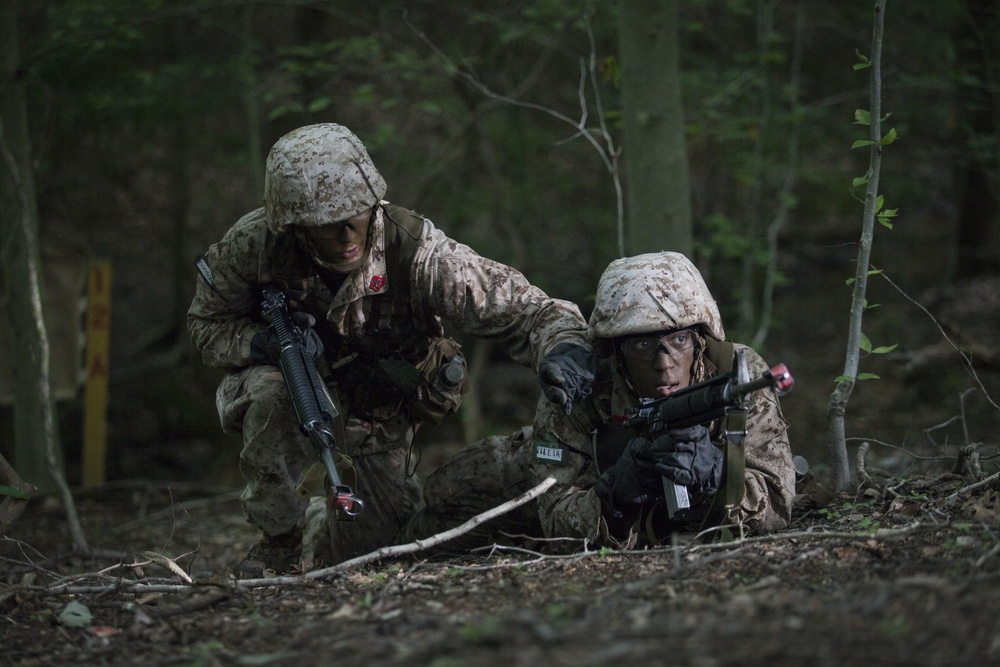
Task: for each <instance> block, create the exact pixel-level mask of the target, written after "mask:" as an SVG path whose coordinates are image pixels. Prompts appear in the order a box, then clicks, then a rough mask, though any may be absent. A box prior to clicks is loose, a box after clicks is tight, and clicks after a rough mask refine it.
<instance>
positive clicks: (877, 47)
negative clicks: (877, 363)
mask: <svg viewBox="0 0 1000 667" xmlns="http://www.w3.org/2000/svg"><path fill="white" fill-rule="evenodd" d="M885 3H886V0H876V2H875V20H874V27H873V30H872V54H871V126H870V133H869V137H870V140H871V141H872V142H874V143H873V144H872V146H871V153H870V158H869V164H868V174H867V175H868V185H867V189H866V190H865V208H864V213H863V214H862V220H861V238H860V239H859V241H858V260H857V266H856V267H855V274H854V286H853V287H854V289H853V293H852V297H851V321H850V325H849V326H848V331H847V356H846V359H845V361H844V373H843V375H842V376H841V379H840V381H839V382H838V383H837V387H836V388H835V389H834V391H833V394H831V395H830V401H829V403H828V404H827V421H828V423H829V426H830V441H829V442H830V456H831V459H832V463H833V466H832V467H833V478H834V490H835V491H838V492H840V491H844V490H845V489H847V487H848V486H849V485H850V482H851V469H850V465H849V463H848V457H847V437H846V429H845V427H844V417H845V415H846V412H847V401H848V400H849V399H850V397H851V393H852V392H853V391H854V385H855V383H856V382H857V377H858V364H859V361H860V357H861V322H862V319H863V316H864V311H865V305H866V300H865V293H866V289H867V286H868V265H869V260H870V259H871V249H872V239H873V238H874V235H875V214H876V213H877V209H876V199H877V197H878V184H879V176H880V169H881V165H882V146H881V144H880V143H879V142H880V141H881V139H882V123H881V121H880V119H881V117H882V34H883V26H884V23H885V20H884V19H885Z"/></svg>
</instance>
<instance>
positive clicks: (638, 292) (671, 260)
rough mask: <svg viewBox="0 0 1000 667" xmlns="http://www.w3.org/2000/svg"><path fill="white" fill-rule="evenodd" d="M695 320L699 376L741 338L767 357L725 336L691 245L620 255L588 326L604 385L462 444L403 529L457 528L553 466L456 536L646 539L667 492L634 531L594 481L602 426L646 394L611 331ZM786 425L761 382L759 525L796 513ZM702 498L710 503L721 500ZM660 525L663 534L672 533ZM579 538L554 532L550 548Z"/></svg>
mask: <svg viewBox="0 0 1000 667" xmlns="http://www.w3.org/2000/svg"><path fill="white" fill-rule="evenodd" d="M694 325H699V326H700V329H701V331H702V332H703V333H704V336H702V337H701V343H700V345H699V352H698V353H697V354H696V357H695V362H694V366H693V368H692V375H693V377H692V382H699V381H702V380H704V379H707V378H710V377H713V376H715V375H716V374H718V373H719V372H721V371H720V369H722V368H726V367H728V366H730V365H731V363H732V362H731V355H732V352H733V350H745V357H746V360H747V365H748V369H749V371H750V377H751V378H755V377H758V376H760V375H761V374H762V373H763V372H764V371H766V370H767V369H768V366H767V365H766V364H765V363H764V360H763V359H762V358H761V357H760V355H758V354H757V353H756V352H755V351H753V350H752V349H750V348H748V347H746V346H743V345H738V344H736V345H733V344H727V343H723V342H722V341H724V339H725V333H724V330H723V327H722V321H721V318H720V316H719V311H718V307H717V306H716V303H715V300H714V299H713V298H712V295H711V293H710V292H709V290H708V287H707V286H706V285H705V283H704V280H703V279H702V277H701V274H700V273H699V272H698V270H697V269H696V268H695V267H694V265H693V264H691V262H690V261H688V260H687V259H686V258H685V257H684V256H683V255H680V254H677V253H658V254H649V255H640V256H638V257H631V258H626V259H620V260H616V261H615V262H612V263H611V264H610V265H609V266H608V268H607V270H606V271H605V272H604V275H603V276H602V277H601V281H600V284H599V286H598V290H597V301H596V304H595V309H594V312H593V314H592V316H591V318H590V327H589V334H590V337H591V340H592V342H593V344H594V348H595V350H596V351H597V353H598V356H599V359H600V362H599V364H598V377H597V381H596V382H595V388H594V392H593V393H592V394H591V396H590V397H589V398H588V399H585V400H584V401H582V402H579V403H577V404H576V405H575V406H574V408H573V410H572V412H571V413H570V414H569V415H566V414H565V412H564V411H563V410H561V409H560V408H559V407H558V406H556V405H553V404H552V403H551V402H549V401H548V400H546V399H545V398H544V397H543V398H541V399H540V400H539V402H538V406H537V410H536V414H535V421H534V425H533V427H529V428H525V429H522V430H520V431H518V432H517V433H515V434H513V435H511V436H508V437H502V438H501V437H495V438H488V439H486V440H484V441H481V442H478V443H475V444H473V445H470V446H468V447H466V448H464V449H463V450H462V451H461V452H459V453H458V454H457V455H456V456H455V457H454V458H453V459H452V460H450V461H449V462H447V463H446V464H445V465H444V466H442V467H441V468H440V469H439V470H438V471H436V472H434V473H432V474H431V475H430V476H428V478H427V481H426V484H425V499H426V501H427V507H426V508H425V509H424V510H422V511H420V512H419V513H418V514H416V515H415V516H414V517H413V518H412V519H411V520H410V522H409V525H408V526H407V528H406V531H405V533H404V536H405V538H407V539H414V538H418V537H427V536H429V535H432V534H436V533H439V532H441V531H443V530H446V529H448V528H452V527H454V526H455V525H458V524H459V523H461V522H462V521H464V520H466V519H468V518H470V516H472V515H473V514H476V513H479V512H482V511H485V510H487V509H490V508H491V507H494V506H496V505H498V504H500V503H501V502H503V501H505V500H509V499H511V498H513V497H515V496H516V495H518V494H519V493H520V492H523V491H525V490H527V489H529V488H531V487H533V486H535V485H537V484H538V483H540V482H541V481H542V480H544V479H545V478H546V477H549V476H553V477H555V479H556V484H555V485H554V486H553V487H552V488H551V489H550V490H549V491H548V492H546V493H545V494H544V495H543V496H541V497H540V498H539V499H538V500H537V501H533V502H532V503H530V504H529V505H525V506H524V507H523V508H522V509H521V510H520V511H515V512H512V513H510V514H507V515H504V517H502V518H501V519H499V520H497V521H493V522H490V523H489V524H487V525H486V526H483V527H479V528H478V529H477V531H476V532H475V533H473V534H471V535H469V536H466V537H464V538H461V539H460V540H459V541H458V542H455V543H452V544H450V545H449V546H452V547H455V546H457V547H461V548H469V547H472V546H478V545H477V544H476V542H477V540H478V541H479V543H480V544H482V543H483V542H484V541H485V542H487V543H488V542H489V541H497V542H501V543H502V542H503V541H504V540H505V539H506V538H505V537H504V535H525V534H528V535H541V536H543V537H545V538H560V537H562V538H578V539H580V538H586V539H587V540H588V542H589V544H590V545H591V546H598V547H599V546H602V545H608V546H614V547H625V548H628V547H631V546H634V545H635V544H636V543H637V541H648V539H647V538H648V532H649V531H647V530H646V528H645V525H646V519H648V517H649V514H650V511H654V507H655V506H656V505H657V504H658V503H659V504H662V502H663V501H662V497H661V498H660V499H654V500H652V501H647V503H648V506H647V507H644V511H643V512H642V514H641V516H640V518H639V519H637V520H636V522H635V525H634V526H632V527H631V529H630V530H629V531H628V534H626V535H618V536H613V535H612V534H610V532H609V527H608V524H607V523H606V521H605V518H604V516H603V514H602V511H601V500H600V499H599V498H598V496H597V494H596V493H595V491H594V484H595V482H596V481H597V479H598V477H599V476H600V472H601V471H600V470H598V466H597V464H596V462H595V456H594V452H595V450H594V447H595V445H594V441H595V438H594V433H595V432H605V431H607V430H609V429H611V428H613V424H614V423H616V422H620V421H621V417H622V416H624V415H626V414H627V411H628V409H629V408H634V407H636V406H637V405H638V397H637V394H636V392H635V391H634V389H633V388H632V386H631V383H630V382H629V380H628V378H627V376H626V375H625V369H624V365H623V364H622V363H621V362H620V361H619V359H618V358H617V356H616V355H615V353H614V351H613V349H614V348H613V345H612V344H611V340H612V339H614V338H616V337H620V336H627V335H635V334H648V333H656V332H663V331H668V330H672V329H680V328H686V327H691V326H694ZM724 355H728V356H724ZM786 428H787V424H786V422H785V420H784V418H783V417H782V415H781V408H780V406H779V403H778V399H777V396H776V395H775V394H774V392H772V391H771V390H762V391H758V392H755V393H754V394H753V395H752V398H751V400H750V404H749V409H748V415H747V425H746V430H747V435H746V437H745V438H744V440H743V447H744V450H745V453H746V465H745V471H744V473H743V474H744V480H745V490H744V495H743V498H742V501H741V502H740V504H739V510H738V520H739V521H741V522H742V523H743V524H744V525H745V526H746V527H747V528H748V529H750V530H753V531H757V532H761V533H764V532H770V531H773V530H777V529H779V528H782V527H784V526H785V525H786V524H787V522H788V521H789V519H790V517H791V508H792V500H793V497H794V491H795V477H794V470H793V467H792V454H791V450H790V448H789V443H788V437H787V432H786ZM711 434H712V436H713V441H714V442H715V443H716V444H717V445H721V444H722V442H721V440H722V439H723V437H724V436H723V433H722V424H719V423H716V424H714V425H713V427H712V429H711ZM599 440H600V438H598V441H599ZM484 480H485V482H486V483H485V484H484V483H483V481H484ZM695 500H696V501H697V500H698V499H695ZM700 500H701V503H702V509H703V510H704V509H705V507H706V506H707V504H708V503H709V502H710V501H711V499H709V498H705V499H700ZM703 513H704V512H703ZM651 525H654V524H651ZM655 525H662V523H661V524H655ZM655 525H654V526H655ZM679 528H681V527H678V526H674V529H679ZM695 528H696V526H695ZM532 531H534V532H532ZM654 534H655V538H654V539H659V538H662V537H664V535H661V534H660V533H659V532H656V533H654ZM575 544H576V545H577V546H578V545H579V541H576V542H575ZM572 545H573V543H572V542H570V543H568V544H563V545H560V543H558V542H549V543H548V546H549V548H550V549H557V548H559V547H560V546H572Z"/></svg>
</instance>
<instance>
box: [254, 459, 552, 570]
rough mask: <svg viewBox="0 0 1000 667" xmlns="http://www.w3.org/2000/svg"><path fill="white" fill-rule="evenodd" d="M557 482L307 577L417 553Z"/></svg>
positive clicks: (491, 517) (495, 516)
mask: <svg viewBox="0 0 1000 667" xmlns="http://www.w3.org/2000/svg"><path fill="white" fill-rule="evenodd" d="M555 483H556V480H555V478H554V477H546V478H545V480H543V481H542V482H541V483H540V484H539V485H538V486H536V487H534V488H533V489H529V490H528V491H525V492H524V493H522V494H521V495H519V496H518V497H517V498H514V499H513V500H508V501H507V502H505V503H503V504H502V505H497V506H496V507H494V508H493V509H491V510H487V511H485V512H483V513H481V514H477V515H476V516H474V517H472V518H471V519H469V520H468V521H466V522H465V523H463V524H461V525H460V526H456V527H455V528H452V529H451V530H446V531H444V532H443V533H438V534H437V535H432V536H431V537H428V538H425V539H422V540H416V541H414V542H410V543H409V544H398V545H394V546H389V547H382V548H381V549H378V550H377V551H373V552H372V553H370V554H366V555H364V556H358V557H357V558H351V559H349V560H345V561H343V562H342V563H338V564H336V565H333V566H332V567H325V568H323V569H321V570H313V571H312V572H307V573H306V574H305V578H306V579H322V578H323V577H326V576H329V575H331V574H336V573H339V572H343V571H344V570H348V569H350V568H352V567H357V566H358V565H364V564H365V563H371V562H374V561H377V560H381V559H383V558H389V557H393V556H401V555H403V554H409V553H414V552H416V551H423V550H424V549H427V548H428V547H433V546H435V545H438V544H441V543H443V542H448V541H449V540H453V539H455V538H456V537H458V536H459V535H464V534H465V533H467V532H469V531H470V530H472V529H473V528H475V527H476V526H480V525H482V524H484V523H486V522H487V521H490V520H491V519H495V518H497V517H498V516H500V515H502V514H506V513H507V512H509V511H511V510H512V509H514V508H516V507H520V506H521V505H524V504H525V503H527V502H530V501H532V500H534V499H535V498H537V497H538V496H540V495H542V494H543V493H545V492H546V491H548V490H549V488H550V487H551V486H552V485H553V484H555ZM254 581H263V580H260V579H256V580H254V579H250V580H247V581H246V582H245V583H247V584H249V583H252V582H254ZM243 583H244V582H242V581H241V582H240V584H243Z"/></svg>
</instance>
